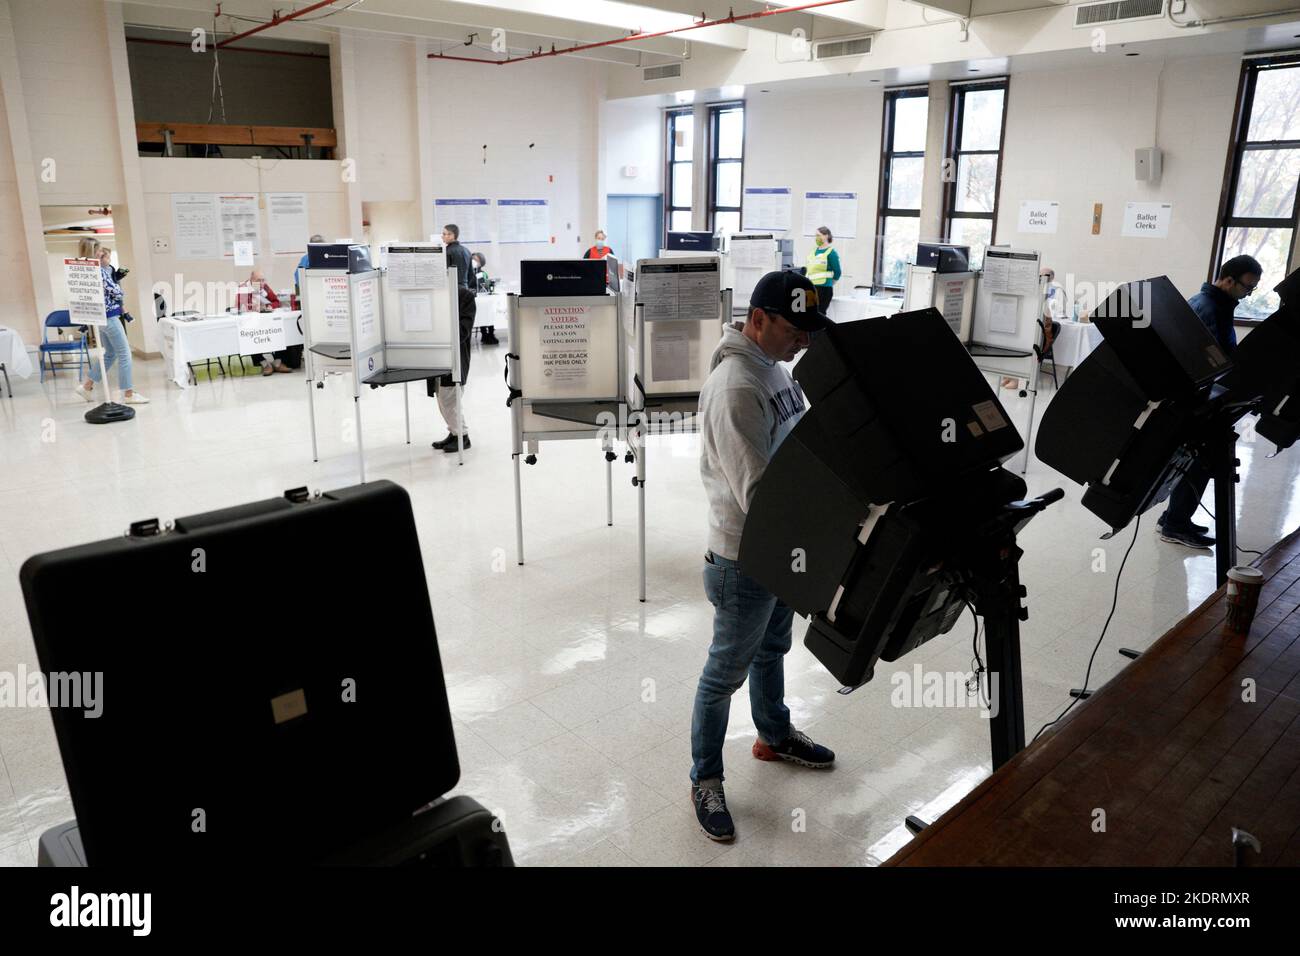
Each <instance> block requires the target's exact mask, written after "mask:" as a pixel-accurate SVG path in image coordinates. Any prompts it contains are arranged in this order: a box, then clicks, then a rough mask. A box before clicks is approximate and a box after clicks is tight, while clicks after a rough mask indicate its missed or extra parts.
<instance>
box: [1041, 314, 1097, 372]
mask: <svg viewBox="0 0 1300 956" xmlns="http://www.w3.org/2000/svg"><path fill="white" fill-rule="evenodd" d="M1100 344H1101V329H1099V328H1097V326H1095V325H1094V324H1093V323H1091V322H1064V321H1063V322H1062V323H1061V331H1060V334H1059V335H1057V337H1056V341H1055V342H1054V343H1053V344H1052V356H1053V358H1055V359H1056V364H1057V365H1060V366H1064V367H1066V368H1072V369H1073V368H1078V367H1079V365H1080V363H1082V362H1083V360H1084V359H1086V358H1087V357H1088V356H1089V355H1090V354H1092V350H1093V349H1095V348H1096V347H1097V346H1098V345H1100Z"/></svg>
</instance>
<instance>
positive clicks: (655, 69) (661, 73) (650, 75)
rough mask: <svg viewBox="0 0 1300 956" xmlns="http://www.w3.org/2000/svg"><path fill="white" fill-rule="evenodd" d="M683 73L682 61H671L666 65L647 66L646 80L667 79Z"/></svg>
mask: <svg viewBox="0 0 1300 956" xmlns="http://www.w3.org/2000/svg"><path fill="white" fill-rule="evenodd" d="M681 75H682V65H681V64H680V63H669V64H666V65H665V66H647V67H646V68H645V76H644V79H646V80H667V79H669V78H671V77H674V76H681Z"/></svg>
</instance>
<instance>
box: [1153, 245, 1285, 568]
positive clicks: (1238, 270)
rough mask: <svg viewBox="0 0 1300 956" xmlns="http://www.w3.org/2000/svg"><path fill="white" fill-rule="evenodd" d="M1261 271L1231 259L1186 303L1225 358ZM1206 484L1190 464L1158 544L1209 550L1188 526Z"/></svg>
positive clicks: (1200, 469)
mask: <svg viewBox="0 0 1300 956" xmlns="http://www.w3.org/2000/svg"><path fill="white" fill-rule="evenodd" d="M1263 273H1264V268H1263V266H1261V265H1260V264H1259V261H1258V260H1257V259H1254V258H1252V257H1251V256H1234V257H1233V258H1231V259H1229V260H1228V261H1227V262H1225V263H1224V264H1223V265H1222V266H1220V267H1219V278H1218V279H1216V280H1215V281H1214V282H1204V283H1202V284H1201V291H1200V292H1198V293H1196V295H1194V296H1192V297H1191V298H1190V299H1188V300H1187V304H1188V305H1190V306H1191V307H1192V311H1193V312H1195V313H1196V317H1197V318H1198V319H1200V320H1201V323H1202V324H1203V325H1204V326H1205V327H1206V328H1207V329H1209V330H1210V334H1211V335H1213V336H1214V340H1215V341H1216V342H1217V343H1218V344H1219V348H1221V349H1223V352H1224V354H1225V355H1227V356H1228V357H1229V358H1231V357H1232V353H1233V352H1235V351H1236V350H1237V331H1236V329H1235V328H1233V324H1232V322H1233V317H1234V316H1235V315H1236V312H1237V303H1239V302H1240V301H1241V300H1242V299H1245V298H1249V297H1250V295H1251V294H1252V293H1253V292H1254V291H1255V289H1256V288H1257V287H1258V286H1259V282H1260V279H1262V278H1263ZM1209 483H1210V472H1209V469H1207V468H1206V467H1205V466H1204V465H1203V464H1202V463H1201V461H1200V460H1199V459H1198V460H1196V461H1194V462H1193V463H1192V464H1191V466H1190V467H1189V468H1188V470H1187V473H1186V474H1184V475H1183V477H1182V478H1180V479H1179V480H1178V484H1176V485H1174V489H1173V491H1172V492H1170V494H1169V504H1168V505H1167V506H1166V507H1165V513H1164V514H1162V515H1161V516H1160V517H1159V518H1158V519H1157V521H1156V530H1157V532H1158V533H1159V535H1160V540H1161V541H1166V542H1168V543H1170V544H1180V545H1182V546H1183V547H1185V548H1194V549H1196V550H1200V551H1206V550H1209V548H1210V546H1211V545H1213V544H1214V538H1212V537H1210V535H1209V534H1207V533H1206V532H1208V531H1209V530H1210V529H1209V527H1208V526H1205V525H1198V524H1193V523H1192V518H1193V516H1195V514H1196V508H1197V506H1198V505H1199V504H1200V503H1201V496H1202V495H1204V494H1205V486H1206V485H1208V484H1209Z"/></svg>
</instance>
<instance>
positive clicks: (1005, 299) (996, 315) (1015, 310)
mask: <svg viewBox="0 0 1300 956" xmlns="http://www.w3.org/2000/svg"><path fill="white" fill-rule="evenodd" d="M1019 315H1020V298H1019V296H1014V295H1006V294H1004V293H1001V292H994V293H993V295H992V296H991V297H990V298H989V329H991V330H992V331H994V332H1002V333H1005V334H1006V335H1015V334H1016V332H1017V331H1018V330H1019V327H1020V322H1019Z"/></svg>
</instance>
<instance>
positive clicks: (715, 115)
mask: <svg viewBox="0 0 1300 956" xmlns="http://www.w3.org/2000/svg"><path fill="white" fill-rule="evenodd" d="M736 110H739V111H740V157H739V158H736V157H726V158H722V157H719V156H718V140H719V135H718V127H719V125H720V123H721V121H722V114H723V113H729V112H735V111H736ZM746 118H747V117H746V113H745V101H744V100H735V101H732V102H727V103H710V104H709V151H708V170H709V190H708V215H707V218H706V225H707V228H708V230H709V231H710V232H713V231H715V230H716V229H717V215H718V213H720V212H734V213H736V218H737V221H738V223H743V222H744V203H745V121H746ZM723 165H739V166H740V204H739V205H736V206H719V205H718V170H719V167H720V166H723ZM739 229H740V227H739V225H737V231H739Z"/></svg>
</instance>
